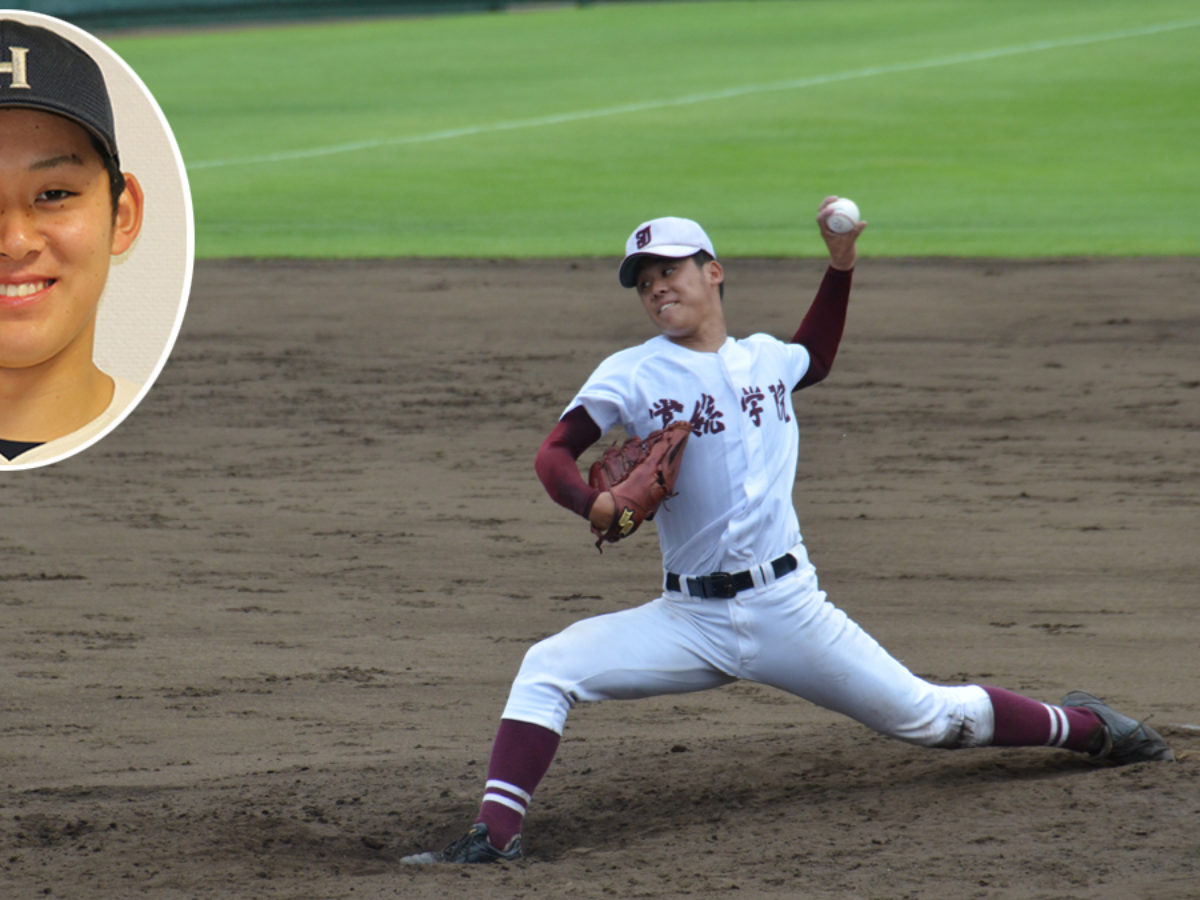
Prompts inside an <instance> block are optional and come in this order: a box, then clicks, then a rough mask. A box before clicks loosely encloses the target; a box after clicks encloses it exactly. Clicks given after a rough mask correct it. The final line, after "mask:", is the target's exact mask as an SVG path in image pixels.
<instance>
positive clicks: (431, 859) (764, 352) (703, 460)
mask: <svg viewBox="0 0 1200 900" xmlns="http://www.w3.org/2000/svg"><path fill="white" fill-rule="evenodd" d="M836 199H837V198H836V197H827V198H826V199H825V200H824V201H823V202H822V203H821V206H820V208H819V210H818V212H817V224H818V227H819V228H820V231H821V236H822V238H823V239H824V241H825V244H826V246H827V248H828V250H829V258H830V262H829V267H828V268H827V269H826V271H825V275H824V278H823V279H822V281H821V285H820V287H819V288H818V290H817V295H816V298H815V299H814V300H813V302H812V305H811V306H810V307H809V309H808V312H807V313H806V314H805V315H804V317H803V319H802V320H801V322H800V326H799V328H798V329H797V330H796V332H795V333H794V335H792V337H791V339H790V340H788V341H783V340H779V339H777V338H775V337H772V336H770V335H766V334H754V335H750V336H749V337H746V338H740V339H738V338H734V337H731V336H730V335H729V334H728V333H727V332H726V327H725V315H724V311H723V306H722V293H723V291H722V287H723V284H724V277H725V275H724V269H723V268H722V265H721V263H720V262H718V261H717V259H716V253H715V252H714V250H713V246H712V243H711V242H710V241H709V239H708V236H707V235H706V234H705V233H704V231H703V230H702V229H701V227H700V226H699V225H698V224H697V223H695V222H693V221H691V220H690V219H680V218H675V217H665V218H660V219H652V220H650V221H648V222H645V223H643V224H642V225H640V226H638V228H636V229H635V230H634V232H633V233H632V234H631V235H630V237H629V240H628V241H627V242H626V246H625V258H624V260H623V261H622V263H621V267H620V270H619V278H620V282H621V284H622V285H623V286H624V287H626V288H636V289H637V294H638V297H639V298H640V300H641V302H642V306H643V307H644V308H645V311H646V314H647V315H649V317H650V319H651V321H652V322H653V323H654V325H655V326H656V327H657V329H658V331H659V332H660V333H659V334H658V335H656V336H655V337H653V338H651V339H650V340H648V341H645V342H644V343H641V344H638V345H636V346H634V347H629V348H627V349H625V350H620V351H618V352H616V353H614V354H613V355H612V356H609V357H608V358H607V359H605V360H604V361H603V362H601V363H600V365H599V366H598V367H597V368H596V370H595V371H594V372H593V373H592V375H591V376H590V377H589V378H588V379H587V381H586V382H585V383H584V385H583V387H582V388H580V389H579V391H578V392H577V393H576V394H575V397H574V399H572V400H571V402H569V403H568V404H567V406H566V409H565V412H564V413H563V414H562V417H561V418H560V419H559V421H558V424H557V425H556V426H555V428H554V430H553V431H551V433H550V435H549V437H547V439H546V440H545V441H544V442H543V443H542V446H541V448H540V449H539V451H538V455H537V460H536V467H537V473H538V476H539V477H540V478H541V480H542V483H543V485H544V486H545V488H546V490H547V491H548V492H549V494H550V496H551V497H552V498H553V499H554V500H556V501H557V502H558V503H560V504H562V505H563V506H565V507H566V508H567V509H569V510H571V511H572V512H574V513H576V514H578V515H580V516H582V517H584V518H586V519H588V520H589V521H590V522H591V523H592V525H593V526H594V527H595V528H596V530H598V531H600V532H604V531H607V529H608V528H609V526H610V524H611V520H612V517H613V510H614V504H613V497H612V494H611V493H609V492H607V491H602V490H598V489H596V488H593V487H591V486H590V485H589V484H588V483H587V482H585V481H584V480H583V477H582V476H581V474H580V472H579V470H578V468H577V463H576V461H577V460H578V458H579V456H580V454H581V453H582V452H583V451H584V450H586V449H587V448H588V447H590V446H591V445H592V444H594V443H595V442H596V441H597V440H599V439H600V437H601V436H602V435H603V434H604V432H606V431H608V430H609V429H610V428H614V427H616V426H620V427H621V428H622V429H623V430H624V431H625V432H626V433H628V434H632V435H639V436H645V435H647V434H649V433H650V432H651V431H653V430H655V429H658V428H663V427H665V426H667V425H669V424H671V423H673V422H680V421H682V422H686V423H688V424H689V425H690V426H691V431H692V433H691V435H690V436H689V438H688V444H687V449H686V451H685V452H684V454H683V461H682V464H681V466H680V469H679V477H678V480H677V481H676V483H675V490H676V491H677V493H676V494H675V495H674V496H673V497H672V498H671V501H670V503H669V504H667V505H664V506H661V507H659V508H658V510H657V512H656V514H655V518H654V521H655V525H656V526H657V530H658V538H659V544H660V549H661V550H662V559H663V572H662V581H661V583H660V584H659V586H658V587H659V589H660V593H659V594H658V596H657V597H655V599H653V600H650V601H649V602H648V603H644V604H642V605H641V606H637V607H633V608H630V609H622V610H620V611H618V612H613V613H608V614H606V615H600V616H595V617H593V618H589V619H583V620H581V621H579V622H576V623H574V624H573V625H571V626H570V627H568V628H566V629H565V630H563V631H561V632H559V633H558V634H555V635H552V636H551V637H549V638H546V639H545V640H543V641H540V642H538V643H537V644H535V645H534V646H533V647H532V648H530V650H529V652H528V653H526V654H525V658H524V660H523V661H522V663H521V668H520V671H519V672H518V673H517V676H516V678H515V679H514V681H513V684H512V689H511V691H510V693H509V696H508V703H507V705H506V706H505V708H504V711H503V713H502V715H501V719H500V727H499V730H498V731H497V733H496V737H495V740H494V742H493V744H492V751H491V757H490V760H489V762H488V770H487V780H486V783H485V785H484V793H483V798H482V802H481V803H480V807H479V813H478V815H477V817H476V820H475V824H474V825H472V826H471V827H470V828H469V829H468V831H467V832H466V834H464V835H463V836H462V837H460V838H459V839H458V840H456V841H454V842H453V843H451V844H449V845H448V846H446V847H445V848H444V849H442V850H437V851H428V852H424V853H416V854H413V855H412V856H408V857H404V859H403V862H404V863H406V864H410V865H420V864H427V863H489V862H496V861H508V860H514V859H516V858H518V857H519V856H520V855H521V852H522V841H521V830H522V825H523V822H524V818H525V812H526V809H527V808H528V806H529V803H530V801H531V799H532V797H533V793H534V790H535V789H536V788H537V786H538V784H539V783H540V782H541V779H542V777H543V776H544V775H545V774H546V772H547V770H548V769H549V767H550V763H551V761H552V760H553V758H554V756H555V753H556V752H557V749H558V744H559V739H560V737H561V735H562V733H563V728H564V726H565V724H566V720H567V716H568V713H569V712H570V711H571V710H572V708H574V707H575V706H576V705H578V704H581V703H584V702H589V701H591V702H595V701H600V700H618V699H621V700H630V699H636V698H640V697H651V696H655V695H661V694H676V693H684V692H688V691H700V690H706V689H709V688H716V687H720V686H721V685H725V684H729V683H731V682H734V681H737V680H739V679H746V680H749V681H755V682H758V683H760V684H767V685H771V686H773V687H777V688H780V689H782V690H785V691H788V692H789V693H791V694H794V695H796V696H798V697H802V698H804V699H806V700H809V701H811V702H813V703H816V704H819V705H820V706H823V707H825V708H827V709H831V710H834V711H836V712H839V713H842V714H843V715H846V716H849V717H851V718H853V719H855V720H857V721H858V722H861V723H862V724H863V725H866V726H867V727H869V728H872V729H874V730H875V731H877V732H879V733H881V734H885V735H888V736H890V737H894V738H898V739H900V740H904V741H908V742H910V743H913V744H917V745H920V746H925V747H944V748H948V749H953V748H960V747H982V746H988V745H992V746H1049V747H1061V748H1064V749H1067V750H1074V751H1076V752H1079V753H1089V754H1091V755H1092V756H1094V757H1097V758H1100V759H1105V760H1107V761H1109V762H1112V763H1116V764H1126V763H1137V762H1150V761H1165V760H1171V759H1173V758H1174V757H1173V754H1172V752H1171V749H1170V747H1168V746H1167V744H1166V742H1165V741H1164V740H1163V739H1162V737H1161V736H1159V735H1158V734H1157V733H1156V732H1155V731H1153V730H1152V729H1151V728H1149V727H1147V726H1145V725H1144V724H1142V723H1140V722H1138V721H1136V720H1134V719H1131V718H1129V717H1127V716H1123V715H1121V714H1120V713H1117V712H1114V711H1113V710H1112V709H1111V708H1110V707H1108V706H1107V705H1106V704H1105V703H1103V702H1102V701H1100V700H1098V699H1097V698H1095V697H1093V696H1092V695H1091V694H1086V693H1084V692H1082V691H1071V692H1069V693H1068V694H1067V695H1066V696H1065V697H1063V699H1062V700H1061V701H1060V702H1059V703H1057V704H1049V703H1043V702H1041V701H1039V700H1034V699H1031V698H1029V697H1025V696H1022V695H1020V694H1015V693H1013V692H1011V691H1006V690H1003V689H1001V688H994V687H984V686H981V685H976V684H965V685H942V684H934V683H931V682H929V681H926V680H925V679H923V678H920V677H919V676H917V675H915V674H913V673H912V672H911V671H909V669H907V668H906V667H905V666H904V665H903V664H902V663H901V662H899V661H898V660H896V659H895V658H894V657H892V656H891V655H890V654H889V653H888V652H887V651H886V650H884V649H883V647H881V646H880V645H879V644H878V643H877V642H876V641H875V640H874V639H873V638H872V637H871V636H870V635H869V634H867V632H866V631H864V630H863V629H862V628H860V627H859V626H858V625H857V624H856V623H855V622H854V621H853V620H851V619H850V618H849V616H847V615H846V613H845V612H843V611H842V610H840V609H838V608H837V607H836V606H834V605H833V604H832V603H831V602H829V600H827V599H826V596H825V592H824V591H823V590H821V589H820V588H819V587H818V584H817V573H816V569H815V568H814V567H813V564H812V563H811V562H810V561H809V558H808V552H807V550H806V549H805V545H804V541H803V539H802V537H801V535H800V525H799V520H798V518H797V515H796V512H795V507H794V505H793V495H792V491H793V487H794V484H795V474H796V464H797V461H798V458H799V439H800V432H799V428H798V419H799V414H798V410H799V409H800V407H798V405H796V404H794V402H793V399H792V395H793V393H795V392H798V391H800V390H802V389H804V388H807V387H809V386H811V385H814V384H817V383H818V382H820V381H822V380H823V379H824V378H825V377H826V376H827V375H828V374H829V372H830V369H831V367H832V365H833V360H834V356H835V355H836V353H837V348H838V344H839V343H840V341H841V337H842V331H843V327H844V325H845V321H846V312H847V308H848V303H849V298H850V283H851V278H852V272H853V269H854V267H855V262H856V254H857V251H856V244H857V240H858V237H859V235H860V234H861V233H862V230H863V227H864V225H865V223H859V225H857V226H856V227H855V228H854V229H853V230H852V231H850V232H846V233H841V234H838V233H834V232H833V231H831V230H830V228H829V216H830V214H831V213H832V204H833V202H834V201H835V200H836Z"/></svg>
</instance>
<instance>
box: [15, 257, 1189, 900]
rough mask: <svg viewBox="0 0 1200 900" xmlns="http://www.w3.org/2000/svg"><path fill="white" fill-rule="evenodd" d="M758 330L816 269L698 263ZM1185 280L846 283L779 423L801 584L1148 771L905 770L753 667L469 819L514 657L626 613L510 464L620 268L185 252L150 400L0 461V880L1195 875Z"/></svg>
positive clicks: (1074, 884)
mask: <svg viewBox="0 0 1200 900" xmlns="http://www.w3.org/2000/svg"><path fill="white" fill-rule="evenodd" d="M726 269H727V273H728V275H729V287H728V291H727V295H726V296H727V299H726V305H727V307H728V314H729V320H730V325H731V328H732V330H733V331H734V332H735V333H737V334H745V333H748V332H750V331H768V332H772V333H776V334H780V335H784V336H786V335H789V334H791V332H792V330H793V329H794V328H795V325H796V324H797V323H798V321H799V316H800V315H801V314H802V312H803V311H804V309H806V308H807V305H808V302H809V300H810V298H811V296H812V294H813V292H814V290H815V288H816V284H817V281H818V279H819V277H820V273H821V271H822V267H821V266H820V264H818V263H816V262H811V261H808V262H804V261H801V262H797V261H767V260H737V261H732V262H729V263H727V266H726ZM1198 297H1200V261H1198V260H1194V259H1180V260H1125V261H1069V262H1031V263H1009V262H992V261H988V262H983V261H960V262H936V263H935V262H920V261H881V260H868V261H866V262H864V263H863V264H862V265H861V266H860V270H859V272H858V274H857V276H856V287H855V294H854V299H853V301H852V306H851V315H850V322H849V325H848V328H847V333H846V338H845V340H844V342H843V345H842V350H841V353H840V355H839V357H838V360H837V364H836V365H835V368H834V372H833V374H832V376H831V377H830V379H829V381H828V382H826V383H825V384H823V385H821V386H819V387H817V388H815V389H813V390H810V391H806V392H805V393H804V394H802V395H800V396H799V397H798V398H797V399H798V408H799V410H800V413H801V418H802V422H801V426H802V429H803V436H802V442H801V456H802V460H801V471H800V476H799V479H798V482H797V490H796V493H797V499H798V509H799V511H800V519H801V526H802V528H803V530H804V534H805V537H806V540H807V543H808V546H809V551H810V554H811V556H812V558H813V560H814V562H815V563H816V565H817V568H818V571H819V573H820V576H821V579H822V585H823V587H824V588H825V589H826V590H827V591H828V592H829V595H830V599H832V600H833V601H834V602H835V603H837V604H839V605H840V606H842V607H843V608H845V609H846V610H848V611H849V612H850V613H851V615H852V616H854V617H855V618H856V619H858V620H859V621H860V622H861V623H862V624H863V625H864V626H866V627H867V629H868V630H869V631H871V632H872V633H873V634H875V636H876V637H878V638H879V639H880V640H881V641H882V642H883V644H884V645H885V646H887V647H888V648H889V649H891V650H892V651H893V653H895V654H896V655H897V656H899V657H900V658H901V659H903V660H904V661H905V662H906V663H907V664H908V665H909V666H911V667H912V668H913V669H914V670H915V671H917V672H919V673H921V674H922V675H925V676H926V677H929V678H933V679H937V680H945V681H950V682H957V681H963V680H967V681H979V682H984V683H990V684H996V685H1000V686H1004V687H1009V688H1012V689H1015V690H1019V691H1022V692H1025V693H1028V694H1031V695H1033V696H1037V697H1039V698H1041V699H1046V700H1057V699H1058V698H1059V697H1060V696H1061V694H1062V693H1063V692H1064V691H1066V690H1068V689H1072V688H1084V689H1086V690H1090V691H1092V692H1094V693H1097V694H1099V695H1100V696H1102V697H1105V698H1106V699H1109V700H1111V701H1112V702H1113V704H1114V705H1115V706H1117V707H1118V708H1120V709H1122V710H1127V711H1129V712H1130V713H1132V714H1136V715H1139V716H1152V717H1153V718H1152V722H1153V724H1154V725H1155V726H1156V727H1157V728H1159V730H1160V731H1162V733H1163V734H1164V735H1165V736H1166V737H1167V738H1168V740H1170V741H1171V742H1172V744H1173V745H1174V747H1175V749H1176V752H1177V754H1178V755H1179V762H1178V763H1177V764H1174V765H1171V764H1157V765H1155V764H1150V765H1141V766H1131V767H1127V768H1120V769H1116V768H1107V767H1098V766H1095V765H1093V764H1091V763H1090V762H1089V761H1088V760H1086V759H1083V758H1080V757H1077V756H1074V755H1072V754H1069V753H1066V752H1063V751H1050V750H1037V749H1032V750H999V749H996V750H993V749H985V750H976V751H963V752H957V753H952V752H946V751H932V750H922V749H918V748H913V747H909V746H906V745H902V744H899V743H896V742H892V741H888V740H885V739H883V738H880V737H877V736H875V735H873V734H872V733H870V732H868V731H867V730H865V729H863V728H862V727H861V726H858V725H856V724H855V723H853V722H849V721H847V720H844V719H841V718H839V717H837V716H835V715H833V714H830V713H828V712H825V711H823V710H820V709H817V708H814V707H813V706H811V705H809V704H807V703H805V702H802V701H799V700H796V699H794V698H792V697H790V696H788V695H785V694H781V693H779V692H774V691H770V690H767V689H764V688H760V687H758V686H755V685H749V684H736V685H733V686H731V687H729V688H725V689H722V690H719V691H714V692H708V693H703V694H694V695H688V696H683V697H670V698H661V699H654V700H646V701H639V702H631V703H611V704H601V705H595V706H589V707H579V708H576V710H575V711H574V713H573V714H572V718H571V720H570V722H569V723H568V726H567V732H566V736H565V738H564V741H563V743H562V747H561V750H560V752H559V755H558V758H557V759H556V761H555V763H554V765H553V766H552V767H551V770H550V773H549V775H548V776H547V778H546V780H545V782H544V783H543V788H542V790H540V791H539V793H538V795H537V797H536V798H535V801H534V804H533V807H532V809H531V813H530V816H529V819H528V821H527V828H526V848H527V856H526V858H525V859H523V860H522V861H520V862H519V863H516V864H513V865H510V866H503V867H501V866H497V867H472V868H470V869H466V870H464V869H462V868H457V867H448V868H441V869H437V870H433V871H430V870H415V871H414V870H412V869H409V868H402V867H400V866H399V865H398V864H397V860H398V858H399V856H401V855H402V854H404V853H409V852H413V851H414V850H419V849H426V848H428V847H433V846H440V845H441V844H442V843H443V842H445V841H447V840H449V839H451V838H453V837H457V836H458V834H459V833H460V832H461V831H462V829H463V828H464V827H465V826H466V825H467V824H469V822H470V821H471V817H472V815H473V814H474V811H475V809H476V806H477V803H478V798H479V794H480V790H481V787H482V781H483V774H484V769H485V767H486V762H487V752H488V748H489V745H490V742H491V738H492V736H493V733H494V730H495V726H496V723H497V716H498V714H499V711H500V709H501V707H502V705H503V702H504V699H505V696H506V693H507V687H508V682H509V680H510V679H511V677H512V675H513V674H514V673H515V671H516V668H517V665H518V663H519V661H520V659H521V655H522V654H523V652H524V650H525V648H526V647H527V646H528V645H529V644H531V643H532V642H533V641H534V640H536V639H538V638H540V637H542V636H544V635H547V634H549V633H552V632H554V631H556V630H558V629H560V628H562V627H564V626H565V625H567V624H569V623H570V622H572V621H574V620H576V619H578V618H580V617H582V616H585V615H590V614H594V613H599V612H603V611H607V610H613V609H618V608H621V607H625V606H629V605H632V604H636V603H640V602H642V601H644V600H646V599H649V597H650V595H651V593H652V592H653V591H654V586H655V584H656V581H657V580H658V578H659V569H658V558H657V553H656V550H657V542H656V541H655V540H654V539H653V536H652V534H651V533H647V534H643V535H641V536H640V537H639V538H638V539H636V540H634V541H630V542H627V543H625V544H622V545H620V546H619V547H615V548H612V549H610V550H608V551H606V552H605V553H604V554H603V555H602V556H601V555H600V554H597V553H596V551H595V550H594V549H593V548H592V546H591V544H590V542H589V538H588V534H587V528H586V525H585V524H584V523H583V522H582V520H578V519H575V518H574V517H572V516H571V515H570V514H569V513H567V512H566V511H564V510H562V509H561V508H559V507H557V506H555V505H554V504H553V503H552V502H551V501H550V500H549V499H548V498H547V496H546V495H545V493H544V491H543V490H542V489H541V487H540V485H539V484H538V482H537V480H536V477H535V476H534V473H533V466H532V463H533V456H534V452H535V450H536V448H537V446H538V444H539V443H540V441H541V439H542V437H543V436H544V435H545V433H546V432H547V431H548V430H549V428H550V427H551V425H552V424H553V421H554V419H555V418H556V417H557V415H558V413H559V412H560V411H561V407H562V405H563V404H564V403H566V402H567V401H568V400H569V399H570V397H571V395H572V393H573V392H574V390H575V388H576V387H578V385H579V384H580V383H581V382H582V381H583V379H584V378H585V377H586V375H587V374H588V373H589V372H590V371H591V369H592V367H593V366H594V365H595V364H596V363H597V362H598V361H599V360H600V359H601V358H602V357H603V356H604V355H606V354H607V353H609V352H611V351H613V350H615V349H618V348H619V347H621V346H625V345H627V344H630V343H633V342H636V341H639V340H642V339H643V338H645V337H648V336H649V335H650V333H651V332H650V325H649V323H648V322H647V321H646V320H645V317H644V315H643V314H642V313H641V312H640V309H639V308H638V306H637V303H636V301H635V300H634V299H633V298H632V297H631V296H630V295H628V294H627V293H625V292H622V291H621V290H620V289H619V288H618V287H617V285H616V275H615V268H614V265H613V263H612V261H604V262H592V261H584V262H578V263H571V262H561V261H559V262H538V263H517V262H445V261H420V262H412V261H392V262H377V263H376V262H364V263H355V264H350V263H313V262H306V263H289V262H267V263H262V262H249V261H245V262H242V261H233V262H221V263H213V262H209V263H201V264H200V265H199V266H198V267H197V271H196V277H195V286H194V291H193V296H192V300H191V304H190V306H189V311H188V316H187V320H186V322H185V324H184V328H183V332H182V334H181V335H180V339H179V342H178V344H177V346H176V349H175V352H174V354H173V356H172V360H171V362H170V363H169V364H168V366H167V368H166V369H165V370H164V372H163V374H162V377H161V378H160V380H159V383H158V385H157V386H156V387H155V389H154V390H153V391H152V392H151V393H150V395H149V397H148V398H147V399H146V401H145V402H144V403H143V404H142V406H141V407H140V408H139V409H138V410H137V411H136V412H135V413H134V414H133V416H132V417H131V418H130V419H129V420H128V421H126V423H125V424H124V425H123V426H122V427H121V428H120V429H119V430H118V431H117V432H116V433H115V434H113V435H112V436H110V437H109V438H107V439H106V440H105V441H104V442H103V443H102V444H100V445H98V446H97V447H94V448H92V449H91V450H90V451H88V452H87V453H85V454H83V455H82V456H80V457H76V458H75V459H72V460H69V461H67V462H64V463H60V464H58V465H56V466H54V467H51V468H49V469H42V470H36V471H31V472H12V473H9V474H6V475H3V476H0V490H2V491H3V496H4V498H5V500H6V506H7V518H6V521H7V527H6V528H5V529H4V530H3V533H2V534H0V612H2V614H3V623H4V627H3V629H0V651H2V652H0V666H2V672H3V680H4V684H5V686H6V687H5V691H4V699H3V709H2V715H0V735H2V737H0V770H2V772H3V776H2V779H0V783H2V790H0V849H2V851H3V852H2V853H0V882H2V883H3V884H4V885H6V887H5V888H4V889H3V891H2V893H3V894H4V896H5V897H11V898H27V897H30V898H31V897H43V896H44V897H58V898H105V900H109V898H125V897H140V896H152V897H156V898H200V897H214V898H284V897H286V898H305V900H315V898H349V897H354V898H372V897H405V898H418V900H420V898H437V900H451V898H459V897H479V898H509V897H513V898H516V897H534V896H537V897H545V898H558V897H572V898H576V897H577V898H593V897H595V898H601V897H620V898H628V897H640V898H641V897H645V898H674V897H691V898H697V897H699V898H706V897H717V896H721V897H724V896H737V897H741V898H752V897H812V898H834V897H836V898H860V897H861V898H901V897H904V898H928V897H956V898H968V897H987V898H993V897H996V898H1022V900H1027V898H1076V897H1078V898H1134V897H1136V898H1182V897H1197V896H1200V709H1198V708H1197V682H1198V678H1197V676H1198V675H1200V663H1197V659H1200V615H1198V612H1197V601H1198V600H1200V596H1198V591H1197V586H1198V582H1200V577H1198V568H1197V556H1196V546H1197V529H1196V525H1197V508H1198V504H1200V463H1198V461H1200V439H1198V435H1200V362H1198V357H1197V347H1198V346H1200V306H1198V305H1197V298H1198Z"/></svg>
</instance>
